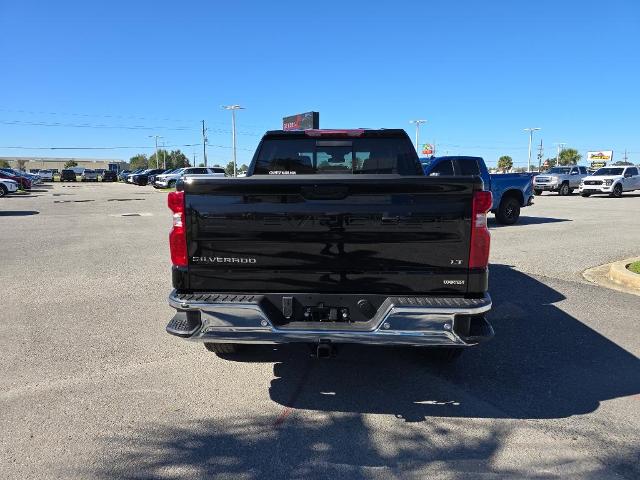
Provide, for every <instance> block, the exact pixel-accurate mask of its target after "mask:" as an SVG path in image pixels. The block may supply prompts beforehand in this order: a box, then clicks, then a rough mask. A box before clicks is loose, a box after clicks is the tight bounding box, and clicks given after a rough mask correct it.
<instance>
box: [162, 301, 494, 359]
mask: <svg viewBox="0 0 640 480" xmlns="http://www.w3.org/2000/svg"><path fill="white" fill-rule="evenodd" d="M260 298H261V297H260V296H258V295H228V294H187V295H185V294H178V293H177V292H176V291H175V290H174V291H173V292H172V293H171V295H170V296H169V304H170V305H171V306H172V307H173V308H175V309H176V310H177V313H176V315H175V316H174V317H173V319H172V320H171V322H169V324H168V325H167V332H168V333H170V334H172V335H176V336H179V337H183V338H187V339H189V340H194V341H200V342H212V343H256V344H258V343H292V342H310V343H320V342H333V343H361V344H374V345H415V346H460V347H465V346H469V345H475V344H477V343H480V342H483V341H486V340H489V339H490V338H492V337H493V328H492V327H491V325H490V324H489V322H487V320H486V318H485V313H486V312H487V311H489V310H490V309H491V297H490V296H489V294H485V297H484V298H480V299H464V298H444V297H443V298H435V297H389V298H388V299H387V301H386V302H385V303H384V304H383V305H382V307H380V309H379V311H378V313H377V314H376V316H375V317H374V318H373V320H372V322H371V323H369V322H367V323H368V324H369V325H372V328H369V329H367V330H364V329H362V327H359V326H357V325H355V324H345V323H336V324H332V323H320V324H318V323H315V322H309V325H308V326H307V325H304V326H303V327H301V326H300V323H297V324H296V326H295V328H292V327H287V326H286V325H280V326H278V325H274V324H273V323H272V322H271V321H270V320H269V318H268V316H267V315H266V313H265V312H264V311H263V310H262V308H261V307H260V305H259V300H260ZM463 322H468V323H467V328H466V331H465V332H464V333H462V332H461V331H460V330H461V329H460V326H461V325H462V323H463Z"/></svg>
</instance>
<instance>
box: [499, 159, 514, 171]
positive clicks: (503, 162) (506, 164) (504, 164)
mask: <svg viewBox="0 0 640 480" xmlns="http://www.w3.org/2000/svg"><path fill="white" fill-rule="evenodd" d="M512 168H513V159H512V158H511V157H510V156H509V155H503V156H501V157H500V158H499V159H498V170H502V171H503V172H506V171H507V170H511V169H512Z"/></svg>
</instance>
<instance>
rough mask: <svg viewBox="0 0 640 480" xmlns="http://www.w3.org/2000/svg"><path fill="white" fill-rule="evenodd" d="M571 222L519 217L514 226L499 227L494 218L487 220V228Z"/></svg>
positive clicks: (552, 218)
mask: <svg viewBox="0 0 640 480" xmlns="http://www.w3.org/2000/svg"><path fill="white" fill-rule="evenodd" d="M572 221H573V220H570V219H568V218H554V217H527V216H524V215H523V216H521V217H520V218H519V219H518V221H517V222H516V223H515V224H514V225H501V224H499V223H498V222H497V221H496V219H495V217H488V218H487V225H489V228H505V227H506V228H512V227H517V226H519V225H540V224H543V223H559V222H572Z"/></svg>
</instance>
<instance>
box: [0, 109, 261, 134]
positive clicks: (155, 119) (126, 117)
mask: <svg viewBox="0 0 640 480" xmlns="http://www.w3.org/2000/svg"><path fill="white" fill-rule="evenodd" d="M0 112H6V113H22V114H27V115H54V116H70V117H84V118H115V119H120V120H149V121H153V122H180V123H189V122H191V120H186V119H184V118H183V119H176V118H159V117H143V116H139V115H104V114H102V115H101V114H91V113H73V112H46V111H33V110H16V109H9V108H0ZM207 121H208V122H209V123H217V124H220V125H227V122H223V121H221V120H207ZM245 125H246V126H247V127H254V128H261V129H262V128H264V129H265V130H272V129H273V128H272V127H271V126H270V127H266V126H265V125H256V124H250V123H247V124H245ZM226 133H228V132H226Z"/></svg>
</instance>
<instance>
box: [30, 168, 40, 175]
mask: <svg viewBox="0 0 640 480" xmlns="http://www.w3.org/2000/svg"><path fill="white" fill-rule="evenodd" d="M39 171H40V169H39V168H30V169H29V173H33V174H35V173H38V172H39Z"/></svg>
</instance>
